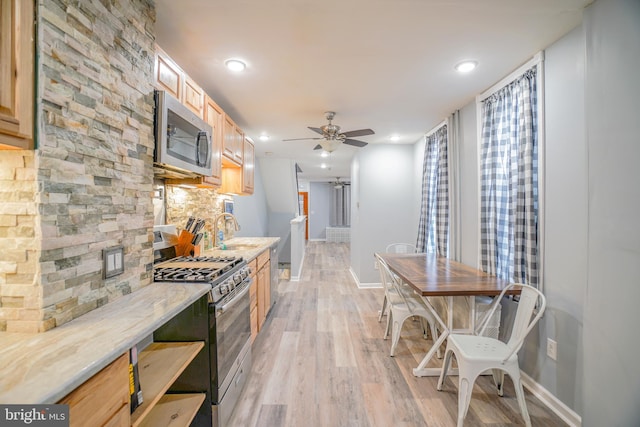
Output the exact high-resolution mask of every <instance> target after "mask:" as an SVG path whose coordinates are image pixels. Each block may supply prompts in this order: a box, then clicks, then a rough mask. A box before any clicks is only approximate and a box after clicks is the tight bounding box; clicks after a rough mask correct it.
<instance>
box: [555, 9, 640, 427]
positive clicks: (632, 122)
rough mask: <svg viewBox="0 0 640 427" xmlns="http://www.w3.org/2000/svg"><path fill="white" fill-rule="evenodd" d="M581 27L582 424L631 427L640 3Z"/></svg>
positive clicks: (639, 348)
mask: <svg viewBox="0 0 640 427" xmlns="http://www.w3.org/2000/svg"><path fill="white" fill-rule="evenodd" d="M583 25H584V28H585V34H586V50H585V51H586V71H585V76H586V94H585V101H586V102H585V105H586V123H587V126H586V132H587V141H588V145H587V148H588V176H589V196H588V204H589V211H588V212H589V215H588V218H589V226H588V270H587V271H588V283H587V286H586V294H585V296H584V313H583V316H584V346H583V351H584V370H583V376H584V416H583V421H584V423H583V425H585V426H587V427H591V426H594V427H595V426H604V425H606V426H632V425H635V426H637V425H638V423H640V405H639V404H638V403H639V402H640V362H639V361H638V358H639V356H640V341H639V340H638V338H637V337H638V330H637V329H638V325H640V309H638V302H639V301H640V225H639V222H638V219H639V218H640V215H639V212H640V185H639V184H640V172H639V168H638V160H640V142H639V138H640V137H639V135H640V108H639V107H638V102H639V100H640V84H638V69H640V2H638V1H637V0H618V1H608V0H607V1H603V0H599V1H596V2H595V3H594V4H593V5H592V6H591V7H589V9H588V11H587V13H586V14H585V19H584V24H583ZM567 208H571V207H570V206H568V207H567ZM634 331H635V332H634ZM558 348H559V347H558Z"/></svg>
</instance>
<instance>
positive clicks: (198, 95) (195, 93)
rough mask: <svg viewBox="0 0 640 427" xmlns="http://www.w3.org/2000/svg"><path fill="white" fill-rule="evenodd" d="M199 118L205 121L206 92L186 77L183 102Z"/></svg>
mask: <svg viewBox="0 0 640 427" xmlns="http://www.w3.org/2000/svg"><path fill="white" fill-rule="evenodd" d="M182 103H183V104H184V105H186V106H187V108H189V109H190V110H191V111H193V112H194V113H196V115H197V116H198V117H200V118H201V119H204V114H203V113H204V91H203V90H202V88H201V87H200V86H198V84H197V83H196V82H194V81H193V80H191V79H190V78H189V76H186V75H185V79H184V100H183V101H182Z"/></svg>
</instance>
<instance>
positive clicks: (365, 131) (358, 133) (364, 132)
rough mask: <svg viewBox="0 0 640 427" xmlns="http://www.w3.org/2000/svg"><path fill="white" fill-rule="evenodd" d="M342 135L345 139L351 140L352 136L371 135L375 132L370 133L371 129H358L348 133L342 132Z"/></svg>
mask: <svg viewBox="0 0 640 427" xmlns="http://www.w3.org/2000/svg"><path fill="white" fill-rule="evenodd" d="M342 134H343V135H344V136H345V137H347V138H351V137H352V136H367V135H373V134H375V132H374V131H372V130H371V129H358V130H352V131H349V132H343V133H342Z"/></svg>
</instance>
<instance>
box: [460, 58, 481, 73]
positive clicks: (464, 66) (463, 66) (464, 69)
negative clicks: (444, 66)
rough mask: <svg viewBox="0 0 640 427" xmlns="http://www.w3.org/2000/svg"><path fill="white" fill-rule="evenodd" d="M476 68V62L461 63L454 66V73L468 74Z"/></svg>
mask: <svg viewBox="0 0 640 427" xmlns="http://www.w3.org/2000/svg"><path fill="white" fill-rule="evenodd" d="M477 66H478V63H477V62H476V61H462V62H460V63H459V64H457V65H456V67H455V68H456V71H458V72H460V73H468V72H469V71H471V70H473V69H474V68H476V67H477Z"/></svg>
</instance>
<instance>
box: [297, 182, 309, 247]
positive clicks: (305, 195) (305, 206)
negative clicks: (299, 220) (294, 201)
mask: <svg viewBox="0 0 640 427" xmlns="http://www.w3.org/2000/svg"><path fill="white" fill-rule="evenodd" d="M300 197H302V212H301V213H300V214H301V215H305V216H306V217H307V220H306V221H305V226H304V228H305V230H304V239H305V240H309V192H308V191H298V202H300Z"/></svg>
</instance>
